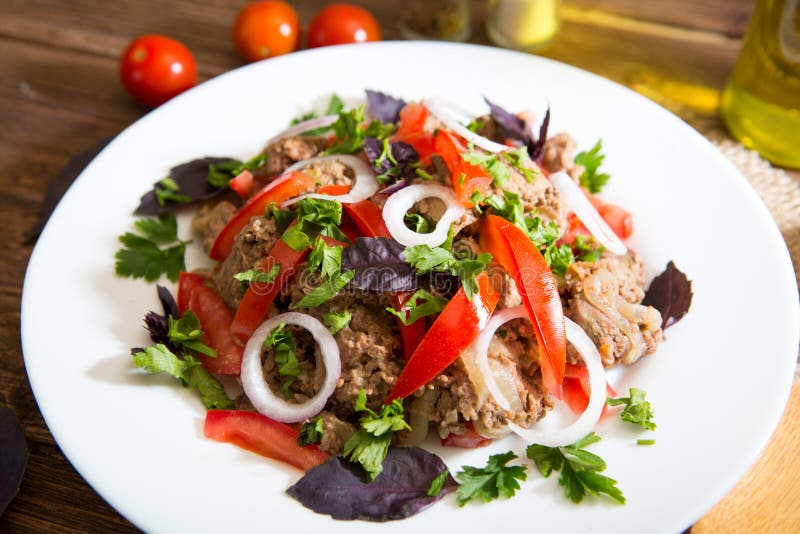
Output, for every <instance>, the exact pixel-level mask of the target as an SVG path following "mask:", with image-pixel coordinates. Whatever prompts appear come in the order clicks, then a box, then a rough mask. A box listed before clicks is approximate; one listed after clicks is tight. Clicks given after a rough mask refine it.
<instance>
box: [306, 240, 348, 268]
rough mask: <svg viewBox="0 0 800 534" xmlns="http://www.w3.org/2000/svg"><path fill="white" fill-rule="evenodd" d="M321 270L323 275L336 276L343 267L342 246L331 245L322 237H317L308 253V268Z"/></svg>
mask: <svg viewBox="0 0 800 534" xmlns="http://www.w3.org/2000/svg"><path fill="white" fill-rule="evenodd" d="M317 269H319V271H320V272H321V273H322V276H325V277H334V276H336V275H337V274H339V271H341V269H342V247H341V246H333V247H332V246H329V245H328V244H327V243H325V240H324V239H322V238H321V237H317V240H316V241H314V246H313V247H312V248H311V252H310V253H309V254H308V270H309V271H316V270H317Z"/></svg>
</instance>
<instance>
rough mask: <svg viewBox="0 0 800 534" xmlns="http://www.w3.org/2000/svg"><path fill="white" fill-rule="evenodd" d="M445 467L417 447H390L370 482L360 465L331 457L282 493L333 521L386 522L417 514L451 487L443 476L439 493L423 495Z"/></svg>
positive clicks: (450, 483) (433, 456) (437, 458)
mask: <svg viewBox="0 0 800 534" xmlns="http://www.w3.org/2000/svg"><path fill="white" fill-rule="evenodd" d="M445 469H447V466H446V465H445V464H444V462H442V460H441V458H439V457H438V456H436V455H435V454H432V453H430V452H427V451H425V450H423V449H420V448H419V447H408V448H406V447H391V448H390V449H389V453H388V454H387V455H386V459H385V460H384V461H383V473H381V474H380V475H378V477H377V478H376V479H375V480H374V481H372V482H366V481H365V480H364V475H363V470H362V469H361V466H359V465H356V464H353V463H350V462H348V461H347V460H344V459H342V458H341V457H338V456H335V457H332V458H330V459H328V461H326V462H325V463H324V464H322V465H319V466H317V467H314V468H311V469H309V470H308V471H307V472H306V474H305V476H303V478H301V479H300V480H299V481H298V482H297V484H295V485H294V486H292V487H290V488H289V489H288V490H286V493H288V494H289V495H291V496H292V497H294V498H295V499H297V500H298V501H300V502H301V503H302V504H303V506H305V507H307V508H310V509H312V510H314V511H315V512H317V513H320V514H327V515H330V516H331V517H333V518H334V519H351V520H352V519H362V520H365V521H391V520H394V519H403V518H406V517H409V516H412V515H415V514H418V513H419V512H421V511H422V510H424V509H425V508H427V507H428V506H430V505H431V504H433V503H435V502H436V501H438V500H440V499H441V498H442V497H444V496H445V495H446V494H447V493H450V492H451V491H453V490H455V489H456V488H457V487H458V484H457V483H456V481H455V480H454V479H453V477H452V475H448V476H447V479H446V480H445V483H444V486H443V487H442V491H440V492H439V494H438V495H436V496H435V497H429V496H428V489H429V488H430V486H431V482H433V479H434V478H436V477H437V476H438V475H439V474H441V473H442V472H443V471H444V470H445Z"/></svg>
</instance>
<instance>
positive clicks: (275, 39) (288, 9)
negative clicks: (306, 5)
mask: <svg viewBox="0 0 800 534" xmlns="http://www.w3.org/2000/svg"><path fill="white" fill-rule="evenodd" d="M233 42H234V44H235V45H236V51H237V52H238V53H239V55H240V56H242V58H243V59H244V60H245V61H258V60H260V59H266V58H268V57H275V56H280V55H281V54H288V53H289V52H294V51H295V50H297V46H298V45H299V44H300V19H299V18H298V17H297V11H295V10H294V8H293V7H292V6H290V5H289V4H287V3H286V2H281V1H280V0H265V1H263V2H254V3H252V4H248V5H246V6H245V7H244V8H242V10H241V11H239V15H238V16H237V17H236V23H235V24H234V26H233Z"/></svg>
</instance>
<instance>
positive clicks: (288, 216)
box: [264, 202, 297, 232]
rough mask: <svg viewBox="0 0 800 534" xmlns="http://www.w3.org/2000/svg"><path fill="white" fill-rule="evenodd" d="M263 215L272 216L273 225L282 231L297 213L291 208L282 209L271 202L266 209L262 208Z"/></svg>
mask: <svg viewBox="0 0 800 534" xmlns="http://www.w3.org/2000/svg"><path fill="white" fill-rule="evenodd" d="M264 216H265V217H272V218H273V219H275V226H276V227H277V229H278V231H279V232H284V231H285V230H286V229H287V228H289V225H290V224H292V221H293V220H294V218H295V217H296V216H297V214H296V213H295V212H293V211H291V210H282V209H280V208H279V207H278V205H277V204H275V203H274V202H271V203H270V205H269V206H267V209H266V210H264Z"/></svg>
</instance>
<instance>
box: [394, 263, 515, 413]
mask: <svg viewBox="0 0 800 534" xmlns="http://www.w3.org/2000/svg"><path fill="white" fill-rule="evenodd" d="M477 281H478V286H479V291H478V293H477V294H476V295H475V296H474V298H473V299H472V302H470V301H469V300H467V295H466V293H464V288H463V287H462V288H461V289H459V290H458V293H456V295H455V296H454V297H453V298H452V299H451V300H450V302H448V303H447V305H446V306H445V307H444V309H443V310H442V312H441V313H440V314H439V316H438V317H437V318H436V320H435V321H434V322H433V325H431V327H430V329H429V330H428V332H427V333H426V334H425V337H424V338H422V341H421V342H420V344H419V346H418V347H417V350H415V351H414V354H413V355H412V356H411V359H409V360H408V363H407V364H406V366H405V368H403V371H402V372H401V373H400V376H399V377H398V378H397V383H396V384H395V385H394V388H393V389H392V391H391V392H390V393H389V396H388V397H386V403H387V404H388V403H390V402H392V401H393V400H394V399H399V398H403V397H406V396H408V395H410V394H411V393H414V392H415V391H416V390H418V389H419V388H421V387H422V386H424V385H425V384H427V383H428V382H429V381H430V380H432V379H433V378H435V377H436V375H438V374H439V373H441V372H442V371H444V370H445V369H446V368H447V366H449V365H450V364H451V363H453V362H454V361H455V360H456V359H457V358H458V357H459V356H460V355H461V352H462V351H463V350H464V349H465V348H467V347H468V346H469V344H470V343H472V341H473V340H474V339H475V338H476V337H477V336H478V333H479V332H480V330H481V328H483V326H484V324H485V323H486V320H487V319H488V318H489V316H490V315H491V314H492V312H493V311H494V308H495V306H497V301H498V300H499V299H500V295H499V294H498V292H497V291H496V290H495V289H494V287H493V286H492V284H491V281H490V280H489V276H488V275H487V274H486V273H485V272H482V273H481V274H479V275H478V277H477Z"/></svg>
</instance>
